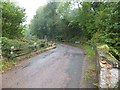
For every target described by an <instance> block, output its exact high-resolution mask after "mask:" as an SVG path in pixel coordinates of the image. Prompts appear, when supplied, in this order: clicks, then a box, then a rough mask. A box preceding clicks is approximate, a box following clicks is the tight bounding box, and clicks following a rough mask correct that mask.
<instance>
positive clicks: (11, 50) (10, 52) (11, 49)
mask: <svg viewBox="0 0 120 90" xmlns="http://www.w3.org/2000/svg"><path fill="white" fill-rule="evenodd" d="M13 49H14V46H12V47H11V52H10V54H13Z"/></svg>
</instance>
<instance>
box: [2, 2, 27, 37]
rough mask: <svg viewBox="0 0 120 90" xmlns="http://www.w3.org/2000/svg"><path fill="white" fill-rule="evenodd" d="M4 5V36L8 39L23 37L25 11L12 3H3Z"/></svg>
mask: <svg viewBox="0 0 120 90" xmlns="http://www.w3.org/2000/svg"><path fill="white" fill-rule="evenodd" d="M2 5H3V8H2V35H3V36H4V37H8V38H19V37H21V36H22V30H24V26H23V25H22V23H23V22H24V21H25V13H24V12H25V9H22V8H20V7H19V6H17V5H16V4H14V3H10V2H2ZM12 34H14V35H12Z"/></svg>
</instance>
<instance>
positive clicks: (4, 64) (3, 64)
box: [0, 60, 16, 72]
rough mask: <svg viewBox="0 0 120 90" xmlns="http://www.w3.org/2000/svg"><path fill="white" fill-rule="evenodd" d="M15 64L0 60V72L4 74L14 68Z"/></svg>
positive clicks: (11, 61) (10, 61)
mask: <svg viewBox="0 0 120 90" xmlns="http://www.w3.org/2000/svg"><path fill="white" fill-rule="evenodd" d="M15 64H16V63H15V62H14V61H13V60H0V70H1V71H2V72H5V71H6V70H9V69H11V68H12V66H14V65H15Z"/></svg>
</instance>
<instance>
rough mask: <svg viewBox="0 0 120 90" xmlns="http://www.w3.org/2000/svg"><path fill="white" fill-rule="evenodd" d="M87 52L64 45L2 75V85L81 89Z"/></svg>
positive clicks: (4, 86)
mask: <svg viewBox="0 0 120 90" xmlns="http://www.w3.org/2000/svg"><path fill="white" fill-rule="evenodd" d="M84 61H85V54H84V51H83V50H82V49H79V48H77V47H73V46H68V45H64V44H60V45H57V48H55V49H52V50H49V51H46V52H44V53H41V54H39V55H37V56H35V57H33V58H31V59H29V60H25V61H24V62H22V63H20V64H19V65H18V66H16V67H15V68H14V69H12V70H10V71H8V72H6V73H4V74H3V75H2V87H3V88H81V87H83V85H82V83H83V82H82V81H83V75H84V74H83V73H84Z"/></svg>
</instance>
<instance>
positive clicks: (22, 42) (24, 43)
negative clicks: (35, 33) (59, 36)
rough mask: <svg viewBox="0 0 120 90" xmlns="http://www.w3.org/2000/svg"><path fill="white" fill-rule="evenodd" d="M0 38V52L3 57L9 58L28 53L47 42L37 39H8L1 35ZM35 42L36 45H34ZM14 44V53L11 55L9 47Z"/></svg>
mask: <svg viewBox="0 0 120 90" xmlns="http://www.w3.org/2000/svg"><path fill="white" fill-rule="evenodd" d="M0 40H1V41H2V54H3V56H4V57H7V58H11V57H15V56H19V55H23V54H26V53H30V52H32V51H33V50H37V49H40V48H42V47H45V46H46V45H47V43H45V41H44V40H39V39H37V38H36V39H35V38H34V39H25V38H21V39H17V40H16V39H14V40H12V39H8V38H6V37H1V38H0ZM34 43H36V46H35V45H34ZM12 46H14V52H15V53H14V54H13V55H11V54H10V52H11V47H12Z"/></svg>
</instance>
